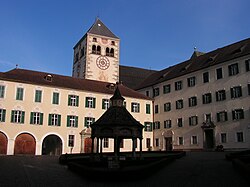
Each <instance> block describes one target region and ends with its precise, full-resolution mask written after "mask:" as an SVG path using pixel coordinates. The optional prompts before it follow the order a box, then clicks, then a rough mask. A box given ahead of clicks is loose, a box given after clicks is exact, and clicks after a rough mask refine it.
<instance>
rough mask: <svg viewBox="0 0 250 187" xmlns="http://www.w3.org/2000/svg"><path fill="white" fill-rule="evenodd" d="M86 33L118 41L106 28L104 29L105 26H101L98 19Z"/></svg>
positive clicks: (101, 23)
mask: <svg viewBox="0 0 250 187" xmlns="http://www.w3.org/2000/svg"><path fill="white" fill-rule="evenodd" d="M87 33H90V34H96V35H100V36H107V37H110V38H117V39H119V38H118V37H117V36H116V35H114V34H113V33H112V32H111V31H110V30H109V29H108V27H106V25H104V24H103V22H102V21H101V20H100V19H99V18H97V19H96V20H95V23H94V24H93V25H92V26H91V27H90V29H89V30H88V32H87Z"/></svg>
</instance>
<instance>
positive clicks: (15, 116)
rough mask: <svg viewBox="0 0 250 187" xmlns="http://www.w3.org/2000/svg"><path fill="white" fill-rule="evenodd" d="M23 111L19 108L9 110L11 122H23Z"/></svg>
mask: <svg viewBox="0 0 250 187" xmlns="http://www.w3.org/2000/svg"><path fill="white" fill-rule="evenodd" d="M24 117H25V112H24V111H21V110H12V111H11V122H12V123H24Z"/></svg>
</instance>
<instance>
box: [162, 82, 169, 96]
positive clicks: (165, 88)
mask: <svg viewBox="0 0 250 187" xmlns="http://www.w3.org/2000/svg"><path fill="white" fill-rule="evenodd" d="M170 92H171V85H170V84H167V85H164V86H163V94H167V93H170Z"/></svg>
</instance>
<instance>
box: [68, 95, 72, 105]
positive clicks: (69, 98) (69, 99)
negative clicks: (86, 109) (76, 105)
mask: <svg viewBox="0 0 250 187" xmlns="http://www.w3.org/2000/svg"><path fill="white" fill-rule="evenodd" d="M70 101H71V96H70V95H69V96H68V106H70Z"/></svg>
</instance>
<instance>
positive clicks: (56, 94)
mask: <svg viewBox="0 0 250 187" xmlns="http://www.w3.org/2000/svg"><path fill="white" fill-rule="evenodd" d="M59 98H60V93H59V92H53V94H52V104H54V105H59Z"/></svg>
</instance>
